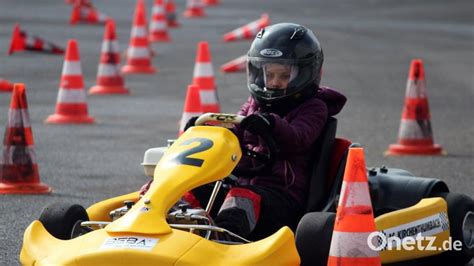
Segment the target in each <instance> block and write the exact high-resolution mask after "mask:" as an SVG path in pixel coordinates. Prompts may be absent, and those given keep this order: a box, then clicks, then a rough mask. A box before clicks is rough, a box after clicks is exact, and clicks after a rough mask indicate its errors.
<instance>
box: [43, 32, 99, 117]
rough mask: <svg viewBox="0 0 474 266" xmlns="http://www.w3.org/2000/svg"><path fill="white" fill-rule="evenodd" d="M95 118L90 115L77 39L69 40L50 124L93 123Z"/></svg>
mask: <svg viewBox="0 0 474 266" xmlns="http://www.w3.org/2000/svg"><path fill="white" fill-rule="evenodd" d="M94 122H95V119H94V118H93V117H90V116H89V115H88V111H87V103H86V93H85V91H84V79H83V77H82V69H81V61H80V57H79V49H78V47H77V42H76V40H69V42H68V45H67V51H66V56H65V57H64V65H63V71H62V75H61V82H60V84H59V93H58V99H57V104H56V112H55V113H54V114H52V115H50V116H49V117H48V118H47V119H46V120H45V123H48V124H91V123H94Z"/></svg>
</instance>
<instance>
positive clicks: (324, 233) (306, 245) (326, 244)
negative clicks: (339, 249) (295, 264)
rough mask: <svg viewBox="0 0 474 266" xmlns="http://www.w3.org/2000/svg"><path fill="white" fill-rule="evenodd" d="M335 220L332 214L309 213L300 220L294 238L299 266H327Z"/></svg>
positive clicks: (334, 215)
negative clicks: (299, 261) (299, 260)
mask: <svg viewBox="0 0 474 266" xmlns="http://www.w3.org/2000/svg"><path fill="white" fill-rule="evenodd" d="M335 220H336V214H335V213H332V212H310V213H307V214H305V215H304V216H303V218H301V220H300V222H299V224H298V228H297V229H296V236H295V239H296V248H297V250H298V253H299V255H300V258H301V265H303V266H305V265H311V266H326V265H327V261H328V255H329V248H330V247H331V238H332V231H333V229H334V221H335Z"/></svg>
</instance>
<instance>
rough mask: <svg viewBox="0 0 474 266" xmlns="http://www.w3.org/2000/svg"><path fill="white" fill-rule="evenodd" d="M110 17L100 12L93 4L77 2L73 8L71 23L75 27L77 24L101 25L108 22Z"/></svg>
mask: <svg viewBox="0 0 474 266" xmlns="http://www.w3.org/2000/svg"><path fill="white" fill-rule="evenodd" d="M109 19H110V17H109V16H107V15H106V14H104V13H101V12H99V11H98V10H97V9H96V8H95V7H94V6H92V4H90V3H85V4H84V3H82V2H80V1H79V2H75V3H74V6H73V8H72V12H71V17H70V19H69V23H70V24H71V25H75V24H77V23H89V24H101V23H105V22H107V20H109Z"/></svg>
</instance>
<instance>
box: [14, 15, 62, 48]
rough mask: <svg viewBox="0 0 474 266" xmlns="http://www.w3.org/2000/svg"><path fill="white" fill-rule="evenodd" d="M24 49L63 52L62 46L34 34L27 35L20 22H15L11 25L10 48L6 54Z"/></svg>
mask: <svg viewBox="0 0 474 266" xmlns="http://www.w3.org/2000/svg"><path fill="white" fill-rule="evenodd" d="M24 50H29V51H35V52H44V53H51V54H64V49H63V48H61V47H59V46H57V45H56V44H53V43H51V42H48V41H45V40H43V39H41V38H38V37H36V36H29V35H28V34H27V33H26V32H25V31H22V30H21V29H20V24H18V23H17V24H15V26H14V27H13V34H12V39H11V42H10V49H9V50H8V55H11V54H13V53H14V52H18V51H24Z"/></svg>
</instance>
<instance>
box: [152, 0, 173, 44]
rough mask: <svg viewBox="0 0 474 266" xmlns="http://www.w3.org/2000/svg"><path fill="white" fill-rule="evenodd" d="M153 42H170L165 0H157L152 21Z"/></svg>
mask: <svg viewBox="0 0 474 266" xmlns="http://www.w3.org/2000/svg"><path fill="white" fill-rule="evenodd" d="M149 40H150V41H151V42H169V41H171V38H170V36H169V34H168V24H167V22H166V11H165V4H164V3H163V0H155V3H154V4H153V11H152V16H151V23H150V36H149Z"/></svg>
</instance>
